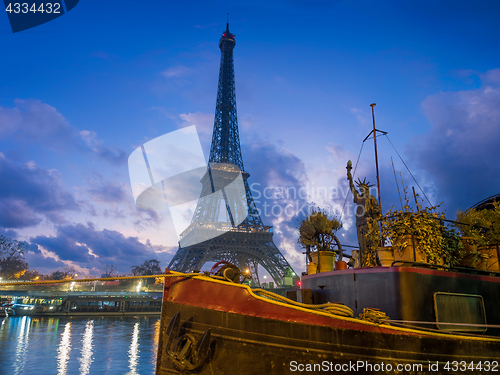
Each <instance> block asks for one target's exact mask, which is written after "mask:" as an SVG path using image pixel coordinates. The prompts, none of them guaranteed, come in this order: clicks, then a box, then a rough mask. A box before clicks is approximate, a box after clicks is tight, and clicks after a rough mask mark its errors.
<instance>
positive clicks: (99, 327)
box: [0, 317, 160, 375]
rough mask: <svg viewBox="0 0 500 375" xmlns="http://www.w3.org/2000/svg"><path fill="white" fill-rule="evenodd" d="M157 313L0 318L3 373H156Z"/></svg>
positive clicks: (147, 374) (103, 374)
mask: <svg viewBox="0 0 500 375" xmlns="http://www.w3.org/2000/svg"><path fill="white" fill-rule="evenodd" d="M159 331H160V318H159V317H126V318H124V317H95V318H94V317H92V318H81V317H61V318H55V317H54V318H52V317H8V318H4V317H1V318H0V374H9V375H25V374H30V375H31V374H33V375H45V374H47V375H66V374H67V375H70V374H79V375H86V374H98V375H101V374H102V375H115V374H116V375H118V374H119V375H124V374H128V375H136V374H137V375H139V374H140V375H149V374H154V372H155V366H156V351H157V348H158V335H159Z"/></svg>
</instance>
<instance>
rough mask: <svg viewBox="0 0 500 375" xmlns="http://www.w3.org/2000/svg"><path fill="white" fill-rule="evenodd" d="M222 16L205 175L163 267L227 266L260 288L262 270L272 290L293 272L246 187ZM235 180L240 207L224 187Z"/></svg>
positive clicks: (230, 39) (228, 37)
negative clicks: (224, 263) (221, 263)
mask: <svg viewBox="0 0 500 375" xmlns="http://www.w3.org/2000/svg"><path fill="white" fill-rule="evenodd" d="M227 17H228V18H227V24H226V31H225V32H224V33H223V34H222V37H221V38H220V40H219V48H220V50H221V61H220V69H219V84H218V89H217V102H216V106H215V118H214V128H213V133H212V144H211V147H210V156H209V159H208V170H207V173H206V174H205V176H204V177H203V178H202V180H201V183H202V192H201V196H200V199H199V200H198V204H197V207H196V210H195V212H194V215H193V218H192V220H191V224H190V225H189V226H188V227H187V228H186V229H185V230H184V232H182V234H181V238H180V240H179V249H178V250H177V252H176V254H175V255H174V257H173V259H172V261H171V262H170V264H169V265H168V268H169V269H171V270H175V271H180V272H189V271H193V270H199V269H201V268H202V267H203V265H204V264H205V263H206V262H218V261H228V262H230V263H233V264H235V265H237V266H238V267H239V268H240V270H242V271H243V270H245V269H250V270H251V272H252V279H253V281H254V282H255V283H256V284H258V285H259V284H260V280H259V275H258V266H259V265H261V266H262V267H263V268H264V269H265V270H266V271H267V272H268V273H269V275H270V276H271V277H272V278H273V280H274V281H275V283H276V286H284V284H285V275H286V276H290V274H293V270H292V268H291V266H290V264H289V263H288V262H287V261H286V259H285V258H284V257H283V255H282V254H281V252H280V251H279V250H278V248H277V247H276V245H275V244H274V242H273V230H272V227H271V226H266V225H264V224H263V223H262V219H261V218H260V215H259V212H258V210H257V207H256V206H255V202H254V200H253V197H252V193H251V191H250V188H249V185H248V182H247V180H248V178H249V177H250V174H249V173H248V172H246V171H245V168H244V166H243V158H242V156H241V147H240V137H239V130H238V118H237V114H236V94H235V79H234V63H233V49H234V46H235V45H236V42H235V36H234V35H233V34H231V33H230V31H229V13H228V16H227ZM238 176H239V177H240V178H242V187H244V188H242V189H241V191H239V204H238V199H236V204H235V203H234V199H233V201H231V197H233V198H234V197H235V196H236V195H238V193H235V191H234V189H233V190H231V189H230V187H229V185H228V182H231V181H236V180H237V178H238ZM242 203H243V204H242ZM243 206H246V207H243ZM221 214H222V216H224V220H222V221H221V220H220V217H221ZM221 233H222V234H221ZM286 279H288V280H290V279H289V278H288V277H287V278H286Z"/></svg>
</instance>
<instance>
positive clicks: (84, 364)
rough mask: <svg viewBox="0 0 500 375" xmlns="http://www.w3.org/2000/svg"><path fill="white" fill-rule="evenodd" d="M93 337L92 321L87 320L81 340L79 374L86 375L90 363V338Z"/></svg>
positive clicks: (91, 345)
mask: <svg viewBox="0 0 500 375" xmlns="http://www.w3.org/2000/svg"><path fill="white" fill-rule="evenodd" d="M93 335H94V321H93V320H89V321H88V322H87V325H86V326H85V333H84V334H83V339H82V356H81V358H80V374H82V375H87V374H88V373H89V371H90V364H91V363H92V360H93V359H92V347H93V346H94V345H93V344H92V338H93V337H92V336H93Z"/></svg>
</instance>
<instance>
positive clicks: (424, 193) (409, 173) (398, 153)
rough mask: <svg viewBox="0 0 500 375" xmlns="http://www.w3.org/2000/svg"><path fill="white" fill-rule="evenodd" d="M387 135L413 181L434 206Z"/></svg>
mask: <svg viewBox="0 0 500 375" xmlns="http://www.w3.org/2000/svg"><path fill="white" fill-rule="evenodd" d="M384 135H385V136H386V137H387V140H388V141H389V143H390V144H391V146H392V148H393V149H394V151H396V154H398V156H399V158H400V159H401V161H402V162H403V164H404V166H405V167H406V170H407V171H408V173H409V174H410V176H411V177H412V178H413V181H415V183H416V184H417V186H418V188H419V189H420V191H421V192H422V194H423V195H424V197H425V199H427V202H429V205H430V206H432V203H431V201H430V200H429V198H427V195H425V193H424V190H423V189H422V188H421V187H420V185H419V184H418V182H417V180H416V179H415V177H413V174H412V173H411V171H410V168H408V166H407V165H406V163H405V161H404V160H403V158H402V157H401V155H399V152H398V150H396V147H394V145H393V144H392V142H391V140H390V139H389V136H388V135H387V134H384Z"/></svg>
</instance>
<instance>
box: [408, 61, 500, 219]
mask: <svg viewBox="0 0 500 375" xmlns="http://www.w3.org/2000/svg"><path fill="white" fill-rule="evenodd" d="M480 77H481V79H482V86H481V87H480V88H478V89H476V90H466V91H458V92H442V93H439V94H435V95H432V96H430V97H428V98H427V99H425V100H424V101H423V103H422V108H423V111H424V114H425V116H426V117H427V119H428V120H429V122H430V123H431V125H432V128H431V130H430V131H429V132H428V133H427V134H425V135H422V136H420V137H417V138H416V139H414V140H412V142H411V143H410V145H409V146H408V151H409V153H410V155H411V157H412V158H413V159H414V160H416V161H417V164H418V166H419V167H420V168H421V169H423V170H424V171H425V172H426V173H427V174H428V175H429V177H430V178H432V179H433V181H434V183H435V186H436V188H437V190H438V193H439V196H440V197H442V198H443V200H444V202H445V203H446V204H447V207H449V208H451V209H452V210H453V211H455V210H456V209H459V208H461V209H466V208H468V207H470V206H472V205H473V204H474V203H476V202H478V201H480V200H482V199H484V198H486V197H489V196H491V195H493V194H497V193H498V186H499V185H500V165H499V164H498V159H499V146H500V69H494V70H490V71H487V72H486V73H484V74H481V75H480Z"/></svg>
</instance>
